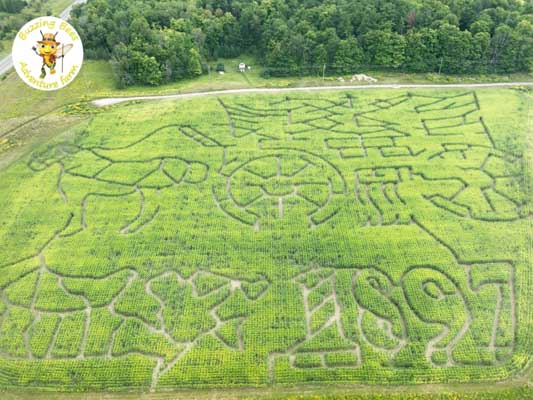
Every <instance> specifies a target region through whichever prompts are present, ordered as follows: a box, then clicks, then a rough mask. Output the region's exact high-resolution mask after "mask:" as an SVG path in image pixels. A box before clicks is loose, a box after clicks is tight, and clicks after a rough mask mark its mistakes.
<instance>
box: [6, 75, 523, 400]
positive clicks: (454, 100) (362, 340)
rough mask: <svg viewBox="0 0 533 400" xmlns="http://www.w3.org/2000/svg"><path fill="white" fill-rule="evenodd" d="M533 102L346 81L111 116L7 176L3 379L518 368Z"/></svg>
mask: <svg viewBox="0 0 533 400" xmlns="http://www.w3.org/2000/svg"><path fill="white" fill-rule="evenodd" d="M103 82H104V81H103ZM102 84H103V83H102ZM530 102H531V99H530V97H529V95H528V94H527V93H526V92H522V91H520V90H511V89H505V90H502V89H500V90H495V89H483V90H477V91H467V90H438V91H436V90H416V91H410V92H407V91H403V90H376V91H371V92H370V91H367V92H357V91H346V92H339V91H337V92H322V93H317V92H312V93H291V94H290V95H288V96H287V95H281V94H280V95H267V96H265V95H241V96H230V95H223V96H219V97H207V98H203V99H190V100H182V101H158V102H141V103H139V102H133V103H130V104H123V105H120V106H114V107H110V108H106V109H104V110H103V111H102V112H100V113H98V114H94V115H90V116H89V117H88V118H86V120H84V121H82V122H81V123H79V124H78V125H77V126H75V127H73V128H71V129H69V130H68V131H67V132H66V133H65V134H64V135H62V136H61V137H58V138H56V139H55V140H53V141H51V142H49V143H47V144H43V145H41V146H40V147H39V148H37V149H35V150H34V151H33V152H32V153H31V154H30V155H29V156H27V157H24V158H22V159H21V160H19V161H18V162H15V163H14V164H12V165H11V166H10V167H9V168H7V169H6V170H4V171H1V172H0V221H1V222H0V242H1V243H2V244H3V245H2V247H0V272H1V274H0V291H1V296H0V298H1V300H2V301H1V302H0V315H1V320H0V354H1V359H0V386H1V387H3V388H14V387H28V386H32V387H35V388H38V389H43V388H53V389H55V390H75V391H89V390H90V391H95V390H96V391H98V390H104V389H106V390H126V389H127V390H132V389H135V390H150V389H151V390H162V389H175V388H184V387H235V386H263V385H271V384H274V385H293V384H297V385H303V384H308V383H324V384H325V383H327V384H333V383H335V384H345V383H359V384H361V383H365V384H384V385H388V384H413V383H426V384H430V383H446V382H453V383H466V382H493V381H501V380H506V379H509V378H511V377H513V376H515V375H516V374H517V373H519V372H520V371H522V370H523V369H524V368H525V367H526V366H527V365H528V362H529V360H530V357H531V335H530V334H529V332H531V329H532V318H531V307H530V305H531V271H530V266H531V257H530V254H531V253H530V250H531V249H530V246H529V243H531V239H532V237H531V234H532V232H531V192H530V188H528V187H527V184H526V182H527V180H528V179H529V174H530V172H529V170H528V168H527V165H531V154H530V151H529V150H528V135H527V132H528V131H527V130H528V109H529V105H530Z"/></svg>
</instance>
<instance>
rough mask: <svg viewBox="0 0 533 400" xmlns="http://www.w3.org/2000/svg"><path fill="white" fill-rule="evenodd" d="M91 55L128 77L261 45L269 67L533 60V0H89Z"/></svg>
mask: <svg viewBox="0 0 533 400" xmlns="http://www.w3.org/2000/svg"><path fill="white" fill-rule="evenodd" d="M73 20H74V24H75V26H76V28H77V29H78V30H79V32H80V34H81V36H82V38H83V40H84V43H85V46H86V49H87V54H88V56H89V57H93V58H104V59H110V60H111V62H112V63H113V65H114V70H115V73H116V76H117V78H118V80H119V82H120V84H122V85H130V84H135V83H141V84H153V85H156V84H159V83H162V82H168V81H173V80H176V79H180V78H183V77H188V76H194V75H197V74H200V73H201V64H202V63H205V62H206V61H209V60H215V59H217V58H218V57H235V56H238V55H240V54H242V53H250V54H254V55H256V56H257V57H258V58H259V60H260V61H261V63H262V64H263V65H264V66H265V67H266V68H265V73H267V74H270V75H277V76H280V75H299V74H312V73H316V72H320V73H322V70H323V66H324V64H326V65H327V72H328V73H330V74H331V73H355V72H357V71H360V70H361V69H364V68H365V67H366V68H369V67H372V68H380V69H381V68H382V69H400V70H407V71H416V72H438V71H441V72H444V73H465V72H469V73H474V72H480V73H485V72H504V73H508V72H516V71H527V70H530V69H531V68H533V2H532V1H531V0H525V1H524V0H365V1H354V0H255V1H249V0H246V1H245V0H198V1H183V0H110V1H106V0H89V1H88V2H87V4H86V5H84V6H82V7H80V8H78V9H77V10H76V11H75V12H74V18H73Z"/></svg>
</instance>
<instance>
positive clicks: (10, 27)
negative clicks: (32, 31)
mask: <svg viewBox="0 0 533 400" xmlns="http://www.w3.org/2000/svg"><path fill="white" fill-rule="evenodd" d="M48 3H49V2H47V1H45V0H0V41H1V40H9V41H12V40H13V39H14V38H15V35H16V34H17V31H18V30H19V29H20V28H21V27H22V26H23V25H24V24H25V23H26V22H28V21H30V20H31V19H33V18H36V17H40V16H42V15H51V14H52V10H51V8H50V5H49V4H48ZM0 46H1V43H0ZM0 50H2V48H0Z"/></svg>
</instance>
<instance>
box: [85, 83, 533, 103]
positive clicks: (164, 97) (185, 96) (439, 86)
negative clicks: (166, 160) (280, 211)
mask: <svg viewBox="0 0 533 400" xmlns="http://www.w3.org/2000/svg"><path fill="white" fill-rule="evenodd" d="M516 86H533V82H500V83H470V84H469V83H465V84H463V83H461V84H382V85H345V86H310V87H295V88H248V89H228V90H213V91H210V92H195V93H181V94H162V95H153V96H132V97H106V98H102V99H96V100H93V101H92V103H93V104H94V105H96V106H98V107H103V106H110V105H113V104H117V103H123V102H125V101H132V100H169V99H188V98H193V97H204V96H218V95H222V94H248V93H290V92H307V91H319V90H368V89H421V88H425V89H457V88H459V89H474V88H491V87H495V88H498V87H516Z"/></svg>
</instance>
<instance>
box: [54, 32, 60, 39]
mask: <svg viewBox="0 0 533 400" xmlns="http://www.w3.org/2000/svg"><path fill="white" fill-rule="evenodd" d="M58 33H59V31H57V32H56V34H55V35H54V40H56V36H57V34H58Z"/></svg>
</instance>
